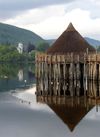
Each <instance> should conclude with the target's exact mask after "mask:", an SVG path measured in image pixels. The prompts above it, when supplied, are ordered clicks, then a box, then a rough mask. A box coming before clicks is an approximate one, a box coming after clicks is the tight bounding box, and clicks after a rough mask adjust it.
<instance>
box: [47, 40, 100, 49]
mask: <svg viewBox="0 0 100 137" xmlns="http://www.w3.org/2000/svg"><path fill="white" fill-rule="evenodd" d="M85 40H86V41H87V42H88V43H89V44H90V45H91V46H93V47H95V48H97V47H99V46H100V41H99V40H95V39H92V38H88V37H85ZM46 41H47V42H48V43H49V44H50V45H52V44H53V43H54V42H55V41H56V39H48V40H46Z"/></svg>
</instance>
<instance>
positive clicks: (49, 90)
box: [36, 79, 100, 98]
mask: <svg viewBox="0 0 100 137" xmlns="http://www.w3.org/2000/svg"><path fill="white" fill-rule="evenodd" d="M36 87H37V94H38V95H54V96H72V97H74V96H78V97H79V96H88V97H92V98H99V96H100V85H99V81H96V82H95V81H87V80H83V81H79V80H74V81H67V80H59V81H55V80H48V79H47V80H46V81H45V79H37V83H36Z"/></svg>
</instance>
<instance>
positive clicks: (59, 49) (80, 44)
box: [47, 23, 95, 54]
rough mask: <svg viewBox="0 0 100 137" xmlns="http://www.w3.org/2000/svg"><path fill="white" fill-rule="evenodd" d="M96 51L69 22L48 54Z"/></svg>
mask: <svg viewBox="0 0 100 137" xmlns="http://www.w3.org/2000/svg"><path fill="white" fill-rule="evenodd" d="M87 49H88V51H89V52H95V49H94V48H93V47H92V46H91V45H89V44H88V42H87V41H86V40H85V39H84V38H83V37H82V36H81V35H80V34H79V32H77V31H76V30H75V28H74V26H73V25H72V23H70V24H69V26H68V27H67V29H66V30H65V31H64V32H63V33H62V34H61V36H60V37H59V38H58V39H57V40H56V41H55V43H54V44H53V45H52V46H51V47H50V48H49V49H48V50H47V54H66V53H71V52H73V53H80V52H86V51H87Z"/></svg>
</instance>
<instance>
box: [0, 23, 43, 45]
mask: <svg viewBox="0 0 100 137" xmlns="http://www.w3.org/2000/svg"><path fill="white" fill-rule="evenodd" d="M44 41H45V40H43V39H42V38H41V37H40V36H39V35H37V34H35V33H33V32H32V31H29V30H25V29H22V28H18V27H15V26H12V25H8V24H3V23H0V44H13V45H17V44H18V43H19V42H22V43H23V44H25V45H26V44H28V43H32V44H34V45H37V44H38V43H39V42H44Z"/></svg>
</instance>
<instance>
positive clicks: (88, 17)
mask: <svg viewBox="0 0 100 137" xmlns="http://www.w3.org/2000/svg"><path fill="white" fill-rule="evenodd" d="M0 22H2V23H7V24H11V25H15V26H18V27H21V28H25V29H28V30H31V31H33V32H35V33H37V34H38V35H40V36H41V37H42V38H44V39H55V38H57V37H59V36H60V35H61V33H62V32H63V31H64V30H65V29H66V28H67V26H68V24H69V23H70V22H72V23H73V25H74V27H75V28H76V30H78V31H79V32H80V33H81V34H82V35H83V36H85V37H90V38H94V39H97V40H100V0H0Z"/></svg>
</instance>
